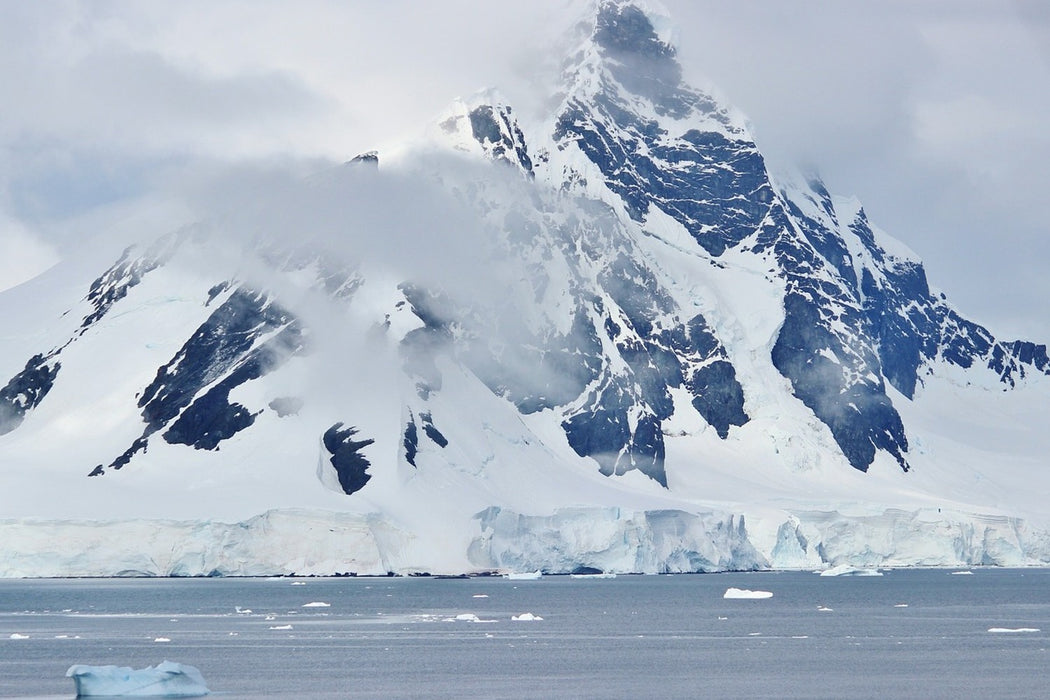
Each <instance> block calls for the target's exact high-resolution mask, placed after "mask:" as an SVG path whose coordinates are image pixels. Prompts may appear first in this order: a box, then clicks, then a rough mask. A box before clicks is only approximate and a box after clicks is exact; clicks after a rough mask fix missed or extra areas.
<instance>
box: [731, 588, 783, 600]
mask: <svg viewBox="0 0 1050 700" xmlns="http://www.w3.org/2000/svg"><path fill="white" fill-rule="evenodd" d="M722 597H723V598H732V599H737V600H762V599H763V598H772V597H773V592H772V591H749V590H748V589H746V588H727V589H726V592H725V593H724V594H722Z"/></svg>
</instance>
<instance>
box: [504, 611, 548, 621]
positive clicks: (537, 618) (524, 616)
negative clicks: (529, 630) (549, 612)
mask: <svg viewBox="0 0 1050 700" xmlns="http://www.w3.org/2000/svg"><path fill="white" fill-rule="evenodd" d="M510 619H511V620H512V621H514V622H540V621H542V620H543V618H542V617H540V616H539V615H533V614H532V613H530V612H527V613H522V614H520V615H511V616H510Z"/></svg>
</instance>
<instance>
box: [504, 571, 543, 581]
mask: <svg viewBox="0 0 1050 700" xmlns="http://www.w3.org/2000/svg"><path fill="white" fill-rule="evenodd" d="M506 576H507V578H509V579H510V580H512V581H535V580H536V579H538V578H541V577H542V576H543V572H542V571H520V572H514V571H512V572H511V573H509V574H506Z"/></svg>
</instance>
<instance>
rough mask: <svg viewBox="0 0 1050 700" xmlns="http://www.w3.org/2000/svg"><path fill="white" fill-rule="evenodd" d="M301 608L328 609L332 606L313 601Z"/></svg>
mask: <svg viewBox="0 0 1050 700" xmlns="http://www.w3.org/2000/svg"><path fill="white" fill-rule="evenodd" d="M303 607H304V608H330V607H332V604H331V603H322V602H321V601H319V600H315V601H314V602H312V603H306V604H304V605H303Z"/></svg>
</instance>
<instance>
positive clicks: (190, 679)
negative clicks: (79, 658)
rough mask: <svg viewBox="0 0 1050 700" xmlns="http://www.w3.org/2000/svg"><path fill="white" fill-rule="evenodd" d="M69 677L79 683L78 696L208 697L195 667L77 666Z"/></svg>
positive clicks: (173, 665)
mask: <svg viewBox="0 0 1050 700" xmlns="http://www.w3.org/2000/svg"><path fill="white" fill-rule="evenodd" d="M66 677H67V678H72V679H73V683H75V684H76V689H77V697H82V698H83V697H170V698H192V697H199V696H201V695H208V694H209V693H210V692H211V691H209V690H208V687H207V686H206V685H205V684H204V677H203V676H201V672H200V671H198V670H197V669H196V668H195V667H193V666H186V665H185V664H180V663H175V662H173V661H164V662H162V663H160V664H157V665H156V666H147V667H146V668H141V669H132V668H128V667H126V666H88V665H85V664H75V665H73V666H70V667H69V670H68V671H66Z"/></svg>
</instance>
